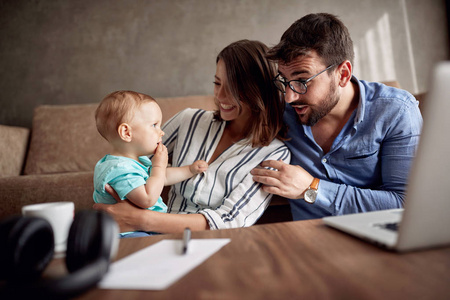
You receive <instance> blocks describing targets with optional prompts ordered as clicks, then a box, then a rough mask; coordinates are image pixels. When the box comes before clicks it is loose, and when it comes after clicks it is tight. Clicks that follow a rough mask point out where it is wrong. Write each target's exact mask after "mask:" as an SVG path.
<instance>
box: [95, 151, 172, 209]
mask: <svg viewBox="0 0 450 300" xmlns="http://www.w3.org/2000/svg"><path fill="white" fill-rule="evenodd" d="M151 169H152V162H151V160H150V159H149V158H148V157H147V156H140V157H139V162H138V161H135V160H134V159H131V158H128V157H122V156H114V155H109V154H107V155H105V156H104V157H103V158H102V159H100V160H99V161H98V163H97V164H96V165H95V170H94V195H93V197H94V201H95V202H96V203H106V204H114V203H116V200H115V199H114V198H113V197H112V196H111V195H110V194H109V193H108V192H106V190H105V185H106V184H107V183H109V185H111V187H112V188H113V189H114V190H115V191H116V192H117V194H118V195H119V197H120V199H121V200H124V199H126V196H127V194H128V193H129V192H131V191H132V190H134V189H135V188H137V187H139V186H141V185H144V184H146V182H147V178H148V177H149V174H150V171H151ZM148 209H149V210H153V211H158V212H167V206H166V205H165V204H164V202H163V201H162V199H161V197H159V199H158V201H157V202H156V203H155V205H153V206H152V207H149V208H148Z"/></svg>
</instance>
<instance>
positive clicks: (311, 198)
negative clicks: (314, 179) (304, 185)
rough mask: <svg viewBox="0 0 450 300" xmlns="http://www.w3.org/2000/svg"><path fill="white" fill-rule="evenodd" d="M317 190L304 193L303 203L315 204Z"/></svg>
mask: <svg viewBox="0 0 450 300" xmlns="http://www.w3.org/2000/svg"><path fill="white" fill-rule="evenodd" d="M316 196H317V190H314V189H308V190H306V192H305V201H306V202H308V203H314V202H316Z"/></svg>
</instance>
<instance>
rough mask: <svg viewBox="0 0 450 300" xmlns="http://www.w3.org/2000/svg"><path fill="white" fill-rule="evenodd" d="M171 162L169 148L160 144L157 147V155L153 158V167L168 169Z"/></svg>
mask: <svg viewBox="0 0 450 300" xmlns="http://www.w3.org/2000/svg"><path fill="white" fill-rule="evenodd" d="M168 161H169V157H168V153H167V147H166V146H164V145H163V144H162V143H159V145H158V147H156V151H155V154H154V155H153V158H152V166H153V167H163V168H166V167H167V164H168Z"/></svg>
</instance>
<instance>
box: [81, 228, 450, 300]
mask: <svg viewBox="0 0 450 300" xmlns="http://www.w3.org/2000/svg"><path fill="white" fill-rule="evenodd" d="M174 238H177V239H179V238H181V234H174V235H160V236H152V237H146V238H130V239H122V240H121V242H120V246H119V254H118V257H117V259H120V258H123V257H125V256H127V255H129V254H131V253H133V252H135V251H137V250H140V249H142V248H144V247H147V246H149V245H151V244H154V243H156V242H158V241H160V240H162V239H174ZM192 238H194V239H201V238H231V242H230V243H229V244H227V245H226V246H225V247H223V248H222V249H221V250H219V251H218V252H217V253H215V254H214V255H213V256H211V257H210V258H209V259H208V260H206V261H205V262H204V263H202V264H201V265H200V266H198V267H197V268H195V269H194V270H192V271H191V272H190V273H188V274H187V275H186V276H184V277H183V278H181V279H180V280H179V281H177V282H175V283H174V284H173V285H172V286H170V287H169V288H168V289H166V290H164V291H141V290H132V291H130V290H103V289H93V290H90V291H88V292H86V293H85V294H83V295H82V296H81V297H78V298H77V299H120V300H131V299H450V247H444V248H438V249H431V250H424V251H419V252H409V253H403V254H399V253H395V252H389V251H385V250H382V249H379V248H377V247H375V246H373V245H371V244H369V243H366V242H363V241H360V240H358V239H356V238H353V237H351V236H348V235H346V234H344V233H341V232H339V231H337V230H334V229H331V228H329V227H326V226H325V225H324V224H323V223H322V221H321V220H310V221H299V222H286V223H274V224H267V225H255V226H253V227H249V228H240V229H230V230H218V231H203V232H194V233H193V234H192ZM149 263H151V262H149Z"/></svg>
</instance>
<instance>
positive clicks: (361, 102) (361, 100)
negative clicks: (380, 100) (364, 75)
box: [351, 75, 366, 128]
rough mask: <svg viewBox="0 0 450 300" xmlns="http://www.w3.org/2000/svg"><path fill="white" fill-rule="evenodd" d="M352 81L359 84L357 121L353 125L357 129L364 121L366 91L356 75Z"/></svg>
mask: <svg viewBox="0 0 450 300" xmlns="http://www.w3.org/2000/svg"><path fill="white" fill-rule="evenodd" d="M351 81H352V82H355V83H357V84H358V87H359V101H358V108H357V109H356V116H355V121H354V123H353V127H355V128H356V126H357V125H358V124H359V123H361V122H362V121H363V120H364V112H365V108H366V101H365V99H366V89H365V87H364V85H363V84H362V83H361V81H359V80H358V78H356V77H355V76H354V75H352V79H351Z"/></svg>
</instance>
